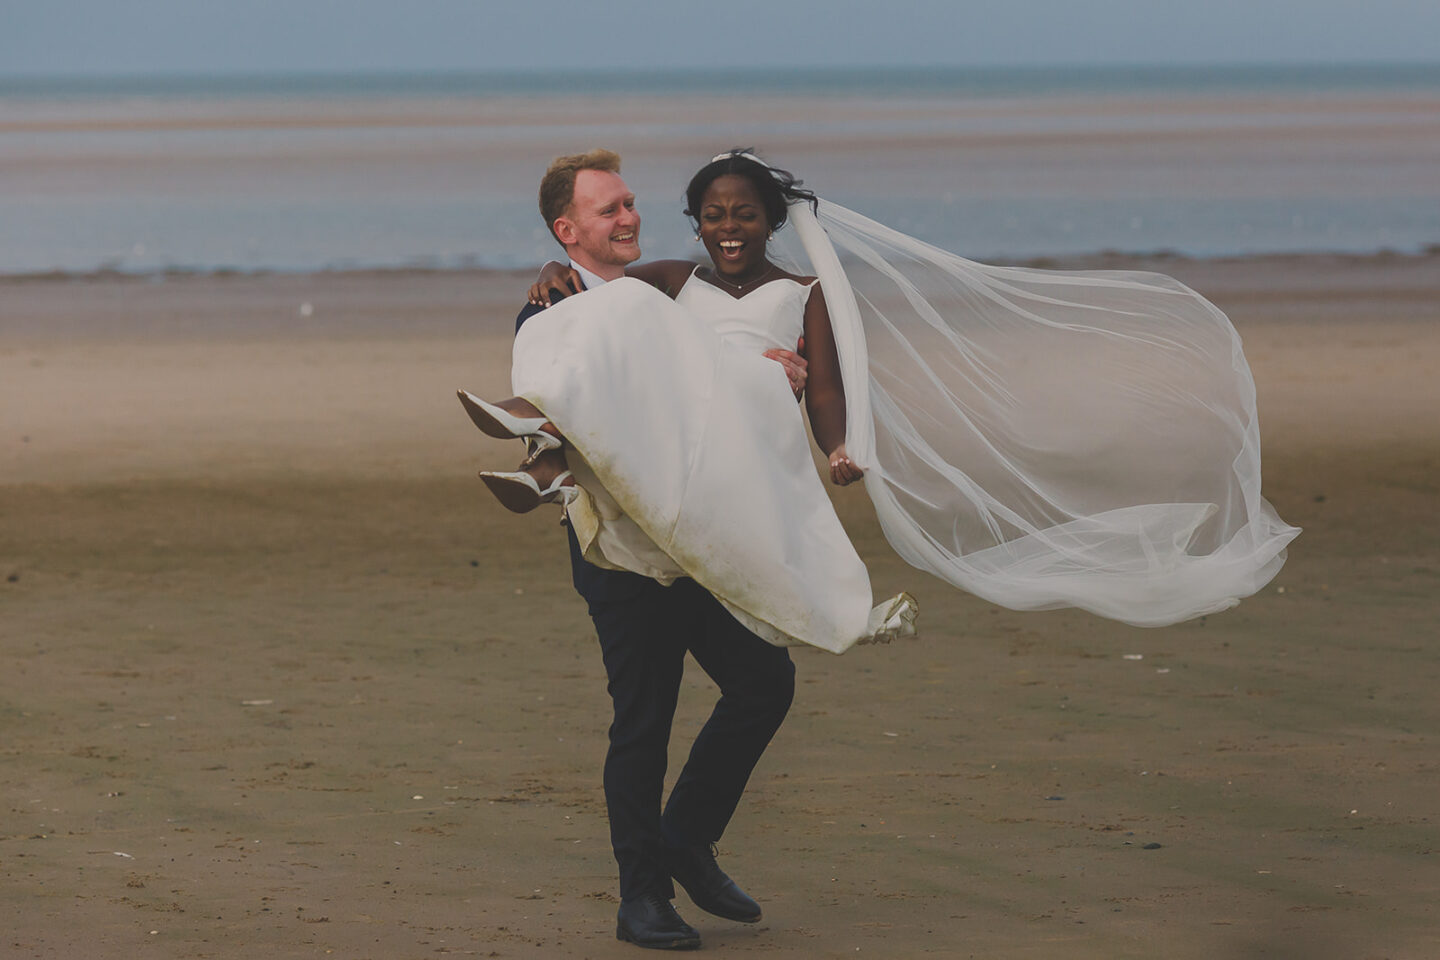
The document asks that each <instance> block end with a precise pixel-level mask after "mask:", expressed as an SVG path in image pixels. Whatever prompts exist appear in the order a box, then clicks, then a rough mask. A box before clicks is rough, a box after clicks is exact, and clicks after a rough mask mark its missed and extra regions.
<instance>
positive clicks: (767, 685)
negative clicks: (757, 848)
mask: <svg viewBox="0 0 1440 960" xmlns="http://www.w3.org/2000/svg"><path fill="white" fill-rule="evenodd" d="M539 311H540V308H539V307H535V306H529V305H527V306H526V307H525V308H524V309H523V310H521V311H520V315H519V316H518V317H517V318H516V320H515V329H516V330H517V331H518V330H519V329H520V327H521V326H522V325H523V324H524V323H525V321H526V320H528V319H529V318H530V317H532V316H534V315H535V314H536V313H538V312H539ZM569 540H570V563H571V571H572V574H573V576H574V579H575V589H576V590H577V591H578V592H579V593H580V595H581V596H582V597H584V598H585V601H586V603H587V604H589V607H590V617H591V619H592V620H594V622H595V631H596V633H597V634H598V635H599V637H600V652H601V654H602V656H603V657H604V659H605V673H606V674H607V675H608V677H609V681H610V682H609V690H610V698H611V701H612V702H613V703H614V706H615V719H614V722H613V723H611V725H610V749H609V752H607V753H606V755H605V805H606V807H607V808H608V809H609V812H610V842H611V844H612V846H613V847H614V848H615V861H616V863H618V864H619V865H620V896H621V897H623V898H625V899H630V898H632V897H636V896H639V895H640V894H642V893H647V892H656V893H660V894H662V895H664V896H666V897H673V896H674V895H675V887H674V885H673V884H672V883H671V881H670V872H669V870H668V869H667V868H666V866H665V856H664V844H665V843H669V844H671V845H673V846H688V845H690V844H700V843H713V842H715V841H716V840H719V839H720V835H721V834H723V833H724V832H725V827H726V825H727V824H728V823H729V822H730V817H731V815H732V814H734V812H735V807H736V805H737V804H738V803H739V802H740V794H741V793H743V792H744V790H745V784H746V783H747V782H748V781H749V779H750V772H751V771H752V770H754V769H755V764H756V763H757V762H758V761H759V760H760V755H761V754H762V753H764V752H765V747H766V746H767V745H768V744H769V743H770V738H771V737H773V736H774V735H775V731H776V730H778V729H779V728H780V723H781V721H783V720H784V719H785V713H786V711H788V710H789V709H790V700H791V698H792V697H793V696H794V694H795V666H794V664H792V663H791V662H790V654H789V653H788V652H787V651H786V650H785V649H784V648H783V647H776V646H773V645H771V644H769V643H766V642H765V641H764V640H761V639H760V638H759V637H757V636H755V634H753V633H751V632H750V631H749V630H746V629H745V628H744V627H743V626H741V625H740V623H739V621H737V620H736V619H735V618H734V617H732V616H731V615H730V612H729V611H728V610H726V609H725V608H724V607H723V606H721V605H720V602H719V601H718V600H716V599H715V598H714V597H712V596H711V595H710V594H709V593H708V592H706V591H705V590H704V589H702V588H701V587H700V586H699V585H698V584H696V583H695V582H694V581H693V580H690V579H682V580H677V581H676V582H675V583H674V584H673V585H671V586H669V587H662V586H661V585H660V584H658V583H656V582H655V581H654V580H651V579H649V578H647V577H642V576H639V575H637V574H634V573H624V572H620V571H615V570H604V569H601V568H600V567H597V566H595V565H594V564H591V563H587V562H586V561H585V559H584V558H583V557H582V556H581V555H580V545H579V543H578V542H577V541H576V539H575V533H574V531H569ZM687 652H688V653H690V654H691V655H692V656H693V657H694V658H695V661H696V662H697V663H699V664H700V667H701V669H702V670H704V671H705V672H706V673H707V674H709V675H710V678H711V679H712V680H714V681H715V684H716V685H717V686H718V687H719V688H720V701H719V702H718V703H716V704H715V709H714V711H713V712H712V713H711V714H710V719H709V720H707V721H706V723H705V726H704V727H702V728H701V730H700V734H699V736H697V737H696V738H695V743H694V744H693V745H692V746H691V748H690V756H689V758H688V759H687V760H686V761H685V767H684V769H682V770H681V771H680V776H679V778H678V779H677V780H676V781H675V786H674V788H672V789H671V791H670V800H669V802H668V803H666V805H665V811H664V814H663V815H662V814H661V811H660V797H661V794H662V793H663V792H664V787H665V767H666V762H667V754H668V751H669V744H670V724H671V721H672V720H673V719H674V717H675V703H676V700H677V699H678V697H679V695H680V678H681V677H682V676H683V674H684V670H685V654H686V653H687Z"/></svg>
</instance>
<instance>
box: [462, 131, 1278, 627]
mask: <svg viewBox="0 0 1440 960" xmlns="http://www.w3.org/2000/svg"><path fill="white" fill-rule="evenodd" d="M687 201H688V209H687V213H688V214H689V215H690V216H691V218H692V220H694V221H695V223H696V228H697V237H698V239H700V240H701V241H702V242H703V243H704V244H705V247H706V251H707V253H709V254H710V257H711V260H712V266H711V267H709V268H703V267H702V268H695V267H693V265H691V264H689V263H684V262H682V261H661V262H658V263H652V264H647V265H643V266H640V267H632V268H630V269H629V270H627V273H628V274H630V277H632V278H634V279H630V278H627V279H623V280H619V281H614V282H611V283H609V284H605V285H604V286H603V287H601V288H599V289H596V290H593V291H589V292H587V293H586V295H585V296H583V297H574V298H570V299H567V300H565V301H564V302H561V303H559V304H557V305H556V306H554V307H552V308H550V309H548V310H546V311H544V312H543V313H541V314H539V315H537V316H535V317H533V318H532V319H531V320H530V321H529V322H528V323H527V324H526V325H525V326H524V327H523V328H522V329H521V331H520V334H519V335H518V336H517V338H516V341H515V353H514V366H513V369H512V381H513V387H514V391H515V394H516V396H515V397H514V398H512V399H510V400H507V401H502V402H500V403H499V404H486V403H485V402H484V401H480V400H478V399H476V398H473V397H469V398H468V399H466V398H467V397H468V395H464V396H462V399H466V402H467V406H468V407H469V409H470V412H471V415H472V417H474V418H475V420H476V422H477V424H480V425H481V427H482V429H486V430H487V432H490V433H493V434H495V435H500V436H527V437H529V438H530V443H531V449H532V454H531V456H530V458H529V459H528V460H527V463H526V466H525V471H524V472H522V473H519V474H492V475H489V476H488V477H487V483H489V484H490V485H491V488H492V490H494V491H495V492H496V493H497V495H498V496H500V498H501V500H502V502H505V503H506V504H507V506H510V507H511V508H512V509H525V508H528V507H529V506H533V505H534V504H535V503H537V502H539V501H540V500H542V499H559V500H561V501H562V502H564V503H565V504H566V510H567V513H568V514H569V516H570V518H571V522H572V525H573V526H574V528H575V531H576V533H577V536H578V537H579V538H580V542H581V544H582V547H583V548H584V550H585V553H586V557H587V559H591V560H592V561H595V562H599V563H601V564H602V565H606V566H611V567H617V568H621V569H627V570H632V571H635V572H639V573H642V574H645V575H648V576H652V577H655V578H657V579H659V580H661V581H668V580H670V579H673V578H675V577H678V576H685V575H689V576H691V577H693V578H694V579H695V580H696V581H697V582H699V583H700V584H701V585H702V586H704V587H705V588H706V589H707V590H709V591H710V592H711V593H713V594H714V595H715V596H716V597H717V598H719V599H721V601H722V602H723V603H725V604H726V606H727V607H728V608H729V609H730V610H731V611H732V612H733V613H735V614H736V616H737V618H739V619H741V621H742V622H743V623H745V625H746V626H748V627H750V628H751V629H753V630H755V631H756V632H757V633H759V634H760V635H761V636H763V637H765V638H766V639H769V640H771V641H772V642H777V643H792V642H797V641H798V642H804V643H809V644H813V645H815V646H820V647H822V648H824V649H827V650H831V651H834V652H841V651H843V650H844V649H846V648H848V647H849V646H851V645H852V644H854V643H856V642H861V641H864V640H873V639H884V638H888V637H890V636H894V635H896V634H897V633H901V632H906V631H907V630H908V629H910V624H911V622H913V619H914V607H913V601H911V600H910V599H909V598H908V596H905V595H903V594H902V595H901V596H900V597H898V598H896V599H895V600H893V601H890V602H888V603H885V604H881V605H879V606H877V607H874V608H873V609H872V607H871V593H870V588H869V580H868V575H867V574H866V573H865V568H864V565H863V564H862V563H861V562H860V560H859V558H858V556H856V554H855V551H854V548H853V547H852V546H851V545H850V542H849V540H848V538H847V537H846V536H845V533H844V531H843V529H842V528H841V527H840V524H839V521H838V519H837V518H836V517H835V514H834V511H833V509H832V508H831V507H830V504H829V500H828V498H827V496H826V495H825V493H824V490H823V487H822V486H821V485H820V483H819V479H818V476H817V475H816V473H815V471H814V469H813V465H812V462H811V460H810V457H809V451H808V443H807V441H806V438H805V431H804V423H803V422H802V420H801V417H800V414H799V411H798V407H797V404H796V403H795V402H794V399H793V397H792V395H791V393H790V391H789V390H788V389H787V383H786V380H785V378H784V377H783V376H782V375H781V372H780V368H779V367H778V366H777V365H776V364H775V363H773V362H772V361H770V360H767V359H764V358H763V357H760V356H759V350H757V349H756V347H761V348H762V349H763V348H771V347H789V346H790V345H792V344H795V343H796V341H797V339H799V338H800V337H801V336H802V335H803V343H804V354H805V356H806V359H807V361H808V363H809V381H808V384H807V388H806V391H805V406H806V410H807V412H808V414H809V418H810V424H811V429H812V431H813V433H814V435H815V439H816V442H817V443H818V444H819V445H820V447H821V449H822V451H823V452H825V453H826V454H827V455H828V457H829V466H830V473H831V478H832V480H833V481H834V482H836V483H841V484H844V483H849V482H852V481H854V480H856V479H860V478H861V477H862V476H863V477H864V478H865V487H866V490H867V492H868V493H869V494H870V497H871V500H872V502H873V503H874V505H875V508H876V512H877V515H878V517H879V519H880V521H881V525H882V528H883V529H884V531H885V534H886V537H887V539H888V540H889V541H890V543H891V545H892V546H893V547H894V548H895V549H896V550H897V552H899V553H900V555H901V556H902V557H903V558H904V559H906V560H907V561H908V562H910V563H911V564H913V565H915V566H917V567H919V568H921V569H924V570H927V571H929V572H931V573H934V574H936V575H938V576H940V577H942V578H944V579H946V580H948V581H950V582H951V583H953V584H955V585H956V586H959V587H962V588H964V589H967V590H969V591H971V592H972V593H975V594H977V595H979V596H982V597H985V598H987V599H989V600H992V601H993V602H996V603H1000V604H1002V605H1005V606H1009V607H1013V608H1016V609H1045V608H1052V607H1059V606H1078V607H1081V608H1084V609H1087V610H1090V611H1092V612H1095V613H1098V614H1100V615H1103V616H1107V617H1111V618H1114V619H1118V620H1122V621H1125V622H1129V623H1133V624H1138V625H1161V624H1166V623H1174V622H1177V621H1179V620H1183V619H1188V618H1190V617H1194V616H1199V615H1202V614H1205V613H1210V612H1214V611H1217V610H1221V609H1225V608H1226V607H1229V606H1232V605H1234V604H1235V603H1237V602H1238V601H1239V599H1240V598H1242V597H1244V596H1249V595H1250V594H1252V593H1254V592H1255V591H1256V590H1258V589H1260V587H1262V586H1263V585H1264V584H1265V583H1266V582H1268V581H1269V580H1270V579H1271V578H1272V577H1273V576H1274V575H1275V573H1276V572H1278V570H1279V568H1280V566H1281V564H1283V562H1284V547H1285V544H1286V543H1288V541H1289V540H1290V539H1292V538H1293V537H1294V536H1295V535H1296V534H1297V533H1298V532H1299V531H1298V530H1296V529H1295V528H1293V527H1289V526H1287V525H1285V524H1284V523H1283V522H1282V521H1281V520H1280V519H1279V517H1278V516H1276V515H1275V513H1274V511H1273V509H1271V508H1270V506H1269V504H1268V503H1266V502H1265V501H1264V500H1263V499H1262V498H1261V496H1260V472H1259V432H1258V425H1257V423H1256V418H1255V398H1254V385H1253V382H1252V381H1251V379H1250V374H1249V369H1248V366H1247V365H1246V364H1245V361H1244V356H1243V353H1242V352H1241V350H1240V343H1239V338H1238V335H1237V334H1236V333H1235V331H1234V328H1233V327H1231V325H1230V324H1229V322H1228V320H1226V318H1225V317H1224V315H1223V314H1221V313H1220V312H1219V311H1218V310H1217V309H1216V308H1215V307H1214V306H1212V305H1211V304H1209V303H1208V302H1207V301H1205V300H1204V299H1203V298H1201V297H1200V296H1199V295H1198V294H1196V293H1194V292H1193V291H1191V290H1189V289H1188V288H1185V287H1184V286H1182V285H1181V284H1179V283H1177V282H1176V281H1174V280H1171V279H1170V278H1168V277H1162V276H1159V275H1156V274H1140V273H1118V272H1088V273H1061V272H1054V271H1039V270H1025V269H1020V268H1002V267H989V266H984V265H981V264H976V263H972V262H970V261H967V260H963V259H962V258H959V257H955V256H953V255H951V254H948V253H945V252H944V251H941V250H937V249H935V248H933V247H929V246H927V245H925V244H923V243H921V242H919V241H917V240H914V239H913V238H910V237H906V236H904V235H903V234H899V233H896V232H895V231H891V230H889V229H887V228H885V227H883V226H882V225H880V224H876V223H874V222H872V221H869V220H866V219H865V218H863V217H860V216H859V215H857V214H854V213H852V212H850V211H848V210H845V209H844V208H842V207H838V206H836V205H833V204H830V203H828V202H826V203H825V204H824V205H823V206H819V211H818V212H819V216H818V218H817V215H816V206H817V204H816V201H815V198H814V195H813V194H811V193H809V192H808V191H804V190H802V189H800V188H799V186H798V182H797V181H795V180H794V178H793V177H790V175H789V174H787V173H785V172H784V171H780V170H775V169H773V168H771V167H769V166H767V165H765V164H764V163H763V162H761V161H760V160H759V159H758V158H756V157H754V156H753V154H750V153H748V152H746V151H740V150H735V151H731V152H729V153H726V154H722V155H720V156H718V157H716V158H715V159H714V160H713V161H712V162H711V163H710V164H707V165H706V166H705V167H703V168H702V169H701V170H700V171H699V172H698V173H697V174H696V175H695V177H694V179H692V181H691V184H690V187H689V189H688V190H687ZM787 220H788V221H789V222H791V223H792V224H793V227H794V230H793V232H794V233H796V234H798V239H799V241H800V244H801V246H802V247H803V255H804V256H805V257H807V258H808V259H809V262H810V267H811V270H812V271H813V272H814V273H815V274H816V275H818V278H819V279H818V282H817V281H816V278H815V277H812V276H805V275H800V274H798V273H796V272H792V270H790V269H786V267H787V266H791V264H792V263H793V261H790V262H782V256H781V254H780V251H779V249H778V247H779V243H778V242H777V243H776V244H775V245H774V246H775V249H772V245H771V244H770V243H769V242H768V241H769V238H770V235H771V234H772V233H773V232H774V231H775V230H778V229H779V228H780V227H782V226H784V225H785V223H786V222H787ZM822 224H823V226H822ZM837 248H838V251H839V252H843V253H844V254H845V255H846V262H845V263H844V264H843V265H842V262H841V260H840V256H839V252H837ZM657 288H658V290H659V291H664V293H660V292H658V291H657ZM665 294H669V296H666V295H665ZM670 297H674V300H673V301H672V300H671V299H670Z"/></svg>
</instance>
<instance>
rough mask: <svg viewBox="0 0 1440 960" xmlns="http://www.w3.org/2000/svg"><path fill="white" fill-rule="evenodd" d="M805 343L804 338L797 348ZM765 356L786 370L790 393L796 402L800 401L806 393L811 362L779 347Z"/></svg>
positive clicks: (767, 351)
mask: <svg viewBox="0 0 1440 960" xmlns="http://www.w3.org/2000/svg"><path fill="white" fill-rule="evenodd" d="M804 342H805V340H804V338H801V340H800V343H797V344H796V345H795V346H796V347H800V346H801V344H803V343H804ZM765 356H767V357H769V358H770V359H771V360H774V361H776V362H777V363H779V364H780V366H782V367H784V368H785V377H786V379H788V380H789V381H790V392H791V393H793V394H795V399H796V400H799V399H800V397H801V395H803V394H804V393H805V378H806V377H808V376H809V375H810V373H809V371H808V369H807V368H808V367H809V362H808V361H806V359H805V358H804V357H802V356H800V354H798V353H796V352H795V351H794V350H782V349H780V348H779V347H776V348H774V349H772V350H766V351H765Z"/></svg>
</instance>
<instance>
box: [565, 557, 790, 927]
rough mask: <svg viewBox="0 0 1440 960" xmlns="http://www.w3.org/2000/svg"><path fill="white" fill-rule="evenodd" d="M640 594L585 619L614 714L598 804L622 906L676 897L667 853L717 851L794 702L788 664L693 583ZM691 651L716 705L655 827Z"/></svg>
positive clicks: (651, 585) (649, 586)
mask: <svg viewBox="0 0 1440 960" xmlns="http://www.w3.org/2000/svg"><path fill="white" fill-rule="evenodd" d="M645 583H646V586H645V587H644V588H642V590H641V591H640V592H639V593H638V594H637V595H636V596H634V597H632V598H629V599H626V600H621V601H619V602H615V603H603V602H602V603H592V604H591V608H590V612H591V617H592V619H593V620H594V621H595V629H596V631H597V633H598V634H599V637H600V650H601V653H602V655H603V656H604V659H605V672H606V674H607V675H608V676H609V680H610V683H609V690H610V697H611V699H612V701H613V702H614V705H615V720H614V722H613V723H612V724H611V726H610V750H609V752H608V753H607V754H606V756H605V804H606V806H607V807H608V808H609V812H610V841H611V844H612V845H613V846H614V849H615V860H616V862H617V863H618V864H619V866H620V895H621V897H623V898H626V899H629V898H631V897H635V896H638V895H639V894H641V893H645V892H650V891H653V892H658V893H660V894H662V895H664V896H667V897H671V896H674V894H675V890H674V886H673V885H672V884H671V881H670V874H669V871H668V870H667V869H666V868H665V866H664V863H665V860H664V851H663V844H664V843H669V844H671V845H674V846H688V845H691V844H708V843H713V842H714V841H716V840H719V839H720V836H721V835H722V834H723V833H724V832H725V827H726V825H727V824H728V823H729V822H730V817H731V815H732V814H734V812H735V807H736V805H737V804H738V803H739V802H740V795H741V793H742V792H743V791H744V789H745V784H746V782H747V781H748V780H749V778H750V772H751V771H752V770H754V768H755V764H756V763H757V762H758V761H759V759H760V755H761V754H762V753H763V752H764V751H765V747H766V746H767V745H768V744H769V743H770V738H771V737H773V736H774V735H775V731H776V730H778V729H779V727H780V723H781V721H783V720H784V719H785V713H786V711H787V710H789V708H790V700H791V698H792V697H793V695H794V692H795V667H794V665H793V664H792V663H791V662H790V654H789V653H788V652H787V651H786V650H785V649H784V648H783V647H776V646H772V645H771V644H769V643H766V642H765V641H764V640H761V639H760V638H759V637H757V636H755V635H754V634H753V633H751V632H750V631H748V630H746V629H745V628H744V627H743V626H741V625H740V624H739V622H737V621H736V620H735V618H734V617H732V616H731V615H730V613H729V612H728V611H727V610H725V608H724V607H722V606H721V605H720V604H719V602H718V601H716V599H715V598H714V597H712V596H711V595H710V594H709V593H707V592H706V591H705V590H703V589H702V588H701V587H700V586H699V585H697V584H696V583H695V582H694V581H693V580H689V579H684V580H679V581H676V582H675V583H674V584H673V585H672V586H669V587H662V586H660V585H659V584H658V583H655V582H654V581H653V580H651V581H645ZM687 651H688V652H689V653H690V654H691V655H693V656H694V657H695V660H696V662H697V663H699V664H700V667H701V669H703V670H704V671H705V672H706V673H707V674H709V676H710V678H711V679H712V680H714V681H715V683H716V685H717V686H718V687H719V688H720V700H719V702H718V703H716V704H715V709H714V711H713V712H712V713H711V714H710V718H709V719H708V720H707V721H706V723H705V725H704V727H703V728H701V730H700V733H699V735H698V736H697V737H696V738H695V743H694V745H693V746H691V748H690V756H689V758H688V759H687V760H686V761H685V766H684V768H683V769H682V770H681V771H680V776H679V778H678V779H677V780H676V782H675V786H674V788H673V789H672V790H671V791H670V800H669V802H668V803H666V804H665V810H664V814H663V815H662V814H661V811H660V796H661V793H662V791H663V788H664V781H665V767H666V753H667V749H668V745H669V742H670V725H671V721H672V719H673V718H674V714H675V704H676V700H677V698H678V696H679V692H680V679H681V676H682V675H683V673H684V665H685V654H686V652H687Z"/></svg>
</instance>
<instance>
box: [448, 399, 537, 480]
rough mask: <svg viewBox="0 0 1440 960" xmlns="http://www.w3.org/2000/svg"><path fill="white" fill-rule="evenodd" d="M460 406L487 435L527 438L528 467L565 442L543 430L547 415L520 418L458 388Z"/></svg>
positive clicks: (503, 438)
mask: <svg viewBox="0 0 1440 960" xmlns="http://www.w3.org/2000/svg"><path fill="white" fill-rule="evenodd" d="M455 395H456V396H458V397H459V398H460V405H461V406H462V407H464V408H465V412H466V413H467V414H469V415H470V420H471V422H472V423H474V424H475V426H477V427H479V428H480V432H481V433H483V434H485V435H486V436H488V437H497V438H499V439H501V440H515V439H519V440H524V441H525V446H526V449H527V450H528V451H529V455H528V456H527V457H526V458H525V463H524V464H523V466H527V467H528V466H529V465H530V464H532V463H534V462H535V460H536V459H537V458H538V457H539V456H540V454H542V453H544V452H545V451H546V450H558V449H560V447H561V444H562V441H561V440H560V438H559V437H557V436H556V435H555V434H553V433H550V432H549V431H547V430H544V429H542V428H543V427H544V426H545V425H546V424H548V423H549V422H550V421H549V420H548V419H546V418H545V417H517V416H515V415H514V414H512V413H510V412H508V411H507V410H505V409H504V408H503V407H498V406H496V405H495V404H493V403H490V402H489V401H486V400H481V399H480V398H479V397H477V396H475V394H473V393H471V392H470V391H468V390H456V391H455Z"/></svg>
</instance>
